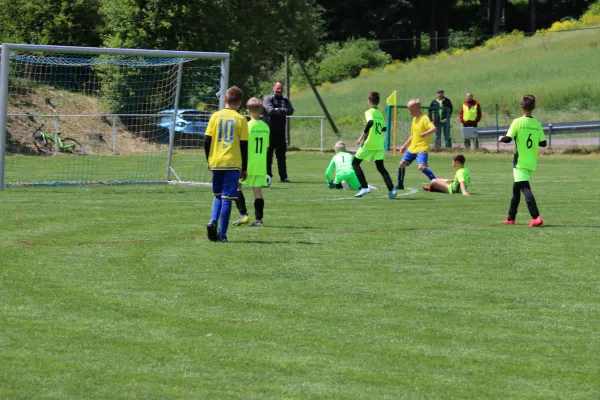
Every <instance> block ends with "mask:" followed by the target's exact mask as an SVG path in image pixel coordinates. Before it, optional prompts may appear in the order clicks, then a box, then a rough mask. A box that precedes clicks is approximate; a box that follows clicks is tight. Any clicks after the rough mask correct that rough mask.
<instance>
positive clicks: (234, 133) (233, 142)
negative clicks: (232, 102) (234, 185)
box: [206, 108, 248, 170]
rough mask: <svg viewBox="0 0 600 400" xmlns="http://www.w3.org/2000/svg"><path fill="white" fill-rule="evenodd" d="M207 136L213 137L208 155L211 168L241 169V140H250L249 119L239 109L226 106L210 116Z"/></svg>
mask: <svg viewBox="0 0 600 400" xmlns="http://www.w3.org/2000/svg"><path fill="white" fill-rule="evenodd" d="M206 136H210V137H211V138H212V140H211V143H210V152H209V155H208V166H209V168H210V169H211V170H241V169H242V150H241V148H240V141H248V121H246V117H244V116H243V115H241V114H240V113H238V112H237V111H233V110H230V109H228V108H224V109H222V110H221V111H217V112H216V113H214V114H213V115H211V117H210V121H209V122H208V127H207V128H206Z"/></svg>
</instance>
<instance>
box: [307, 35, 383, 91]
mask: <svg viewBox="0 0 600 400" xmlns="http://www.w3.org/2000/svg"><path fill="white" fill-rule="evenodd" d="M315 59H316V61H317V63H318V64H317V65H316V67H317V68H318V75H317V77H318V78H317V79H318V81H319V83H321V82H327V81H329V82H339V81H342V80H344V79H349V78H355V77H357V76H358V75H359V74H360V71H361V70H362V69H363V68H370V69H373V68H380V67H383V66H385V65H387V64H389V63H390V62H391V57H390V56H389V55H388V54H386V53H384V52H383V51H381V50H380V49H379V45H378V43H377V42H375V41H369V40H366V39H358V40H353V41H350V42H345V43H342V44H339V43H331V44H328V45H326V46H325V47H322V48H321V50H320V51H319V52H318V53H317V55H316V56H315Z"/></svg>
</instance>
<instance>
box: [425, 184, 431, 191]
mask: <svg viewBox="0 0 600 400" xmlns="http://www.w3.org/2000/svg"><path fill="white" fill-rule="evenodd" d="M423 190H425V191H427V192H431V186H429V185H427V186H423Z"/></svg>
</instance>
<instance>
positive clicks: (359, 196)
mask: <svg viewBox="0 0 600 400" xmlns="http://www.w3.org/2000/svg"><path fill="white" fill-rule="evenodd" d="M369 193H371V189H369V188H362V189H360V191H359V192H358V193H356V194H355V195H354V197H356V198H359V199H360V198H361V197H363V196H364V195H365V194H369Z"/></svg>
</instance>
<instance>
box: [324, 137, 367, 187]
mask: <svg viewBox="0 0 600 400" xmlns="http://www.w3.org/2000/svg"><path fill="white" fill-rule="evenodd" d="M334 149H335V156H333V158H332V159H331V162H330V163H329V167H327V171H325V178H327V183H328V184H329V187H330V188H331V189H343V188H344V186H343V185H342V183H343V182H346V183H347V184H348V187H349V188H350V189H352V190H358V189H360V182H359V181H358V178H357V177H356V172H354V167H353V166H352V160H353V159H354V156H353V155H352V154H350V153H348V152H347V151H346V145H345V144H344V142H337V143H336V144H335V147H334ZM334 168H335V178H334V177H333V169H334Z"/></svg>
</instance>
